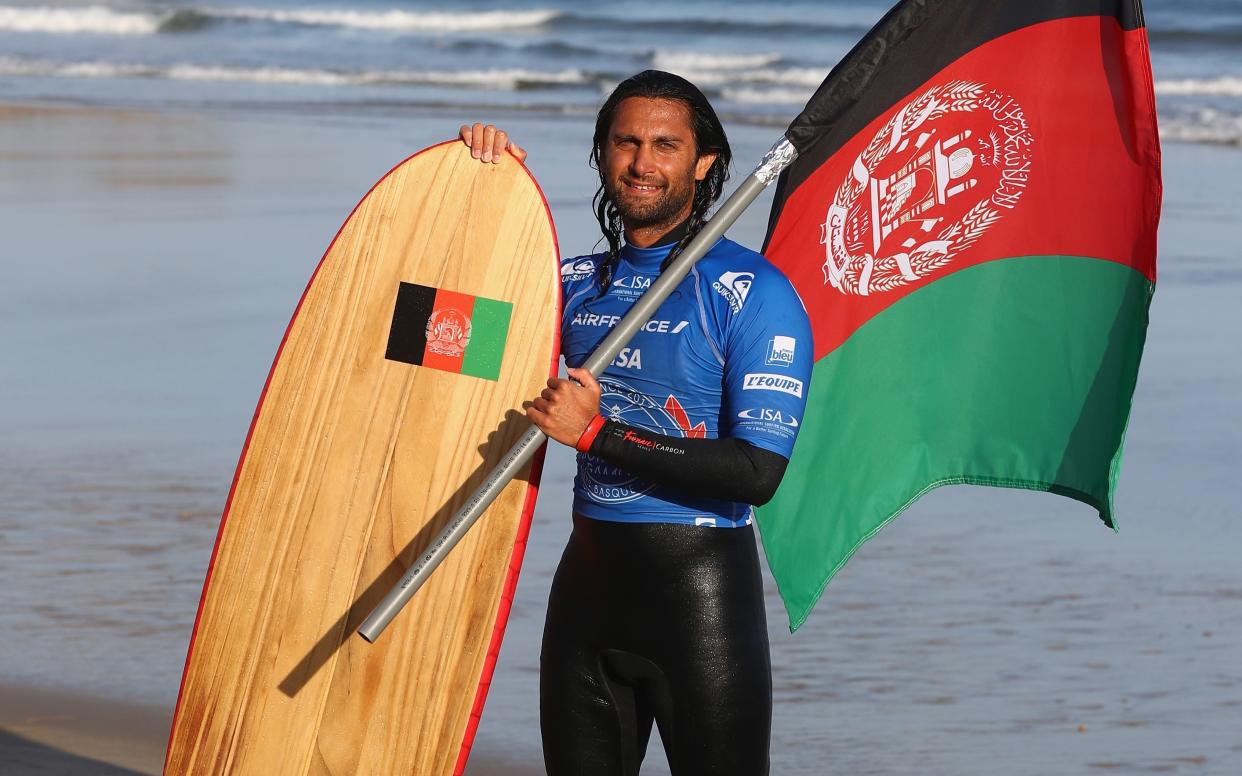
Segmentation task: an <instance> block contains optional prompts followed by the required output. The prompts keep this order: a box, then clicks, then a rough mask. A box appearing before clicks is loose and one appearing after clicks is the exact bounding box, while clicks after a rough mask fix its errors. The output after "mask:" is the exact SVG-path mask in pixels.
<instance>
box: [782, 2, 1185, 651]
mask: <svg viewBox="0 0 1242 776" xmlns="http://www.w3.org/2000/svg"><path fill="white" fill-rule="evenodd" d="M786 137H787V138H788V139H789V141H790V142H791V143H792V144H793V145H794V146H795V148H796V149H797V151H798V158H797V160H796V161H795V162H794V163H793V164H792V165H791V166H790V167H789V168H787V169H786V170H785V172H784V173H783V174H782V176H781V178H780V181H779V185H778V187H777V191H776V201H775V204H774V206H773V210H772V217H771V221H770V224H769V227H768V237H767V242H766V246H765V249H764V253H765V254H766V255H767V256H768V258H769V259H771V260H772V261H773V262H774V263H775V264H777V265H778V266H780V267H781V269H782V270H784V272H785V273H786V274H787V275H788V277H789V278H790V280H791V281H792V282H793V283H794V285H795V286H796V287H797V289H798V292H799V293H800V294H801V296H802V299H803V301H804V302H805V304H806V307H807V311H808V313H809V314H810V318H811V325H812V329H813V332H814V337H815V343H814V347H815V359H816V363H815V370H814V376H813V378H812V381H811V387H810V391H809V393H808V398H807V410H806V415H807V416H806V418H805V419H804V421H803V424H802V429H801V432H800V435H799V437H798V442H797V446H796V447H795V449H794V453H793V457H792V460H791V461H790V465H789V469H788V471H787V473H786V475H785V479H784V484H783V485H782V487H781V489H780V490H779V491H778V493H777V495H776V497H775V498H774V499H773V500H772V502H771V503H770V504H768V505H767V506H766V507H765V508H763V509H761V510H759V513H758V520H759V524H760V528H761V529H762V534H763V543H764V548H765V550H766V552H767V556H768V561H769V565H770V566H771V568H772V572H773V574H774V576H775V577H776V581H777V583H778V585H779V587H780V591H781V595H782V597H783V598H784V600H785V604H786V608H787V609H788V611H789V615H790V624H791V627H792V628H794V629H796V628H797V627H798V626H799V625H801V624H802V622H803V621H804V620H805V619H806V616H807V614H808V613H809V612H810V609H811V607H812V606H813V605H814V604H815V602H816V601H817V600H818V598H819V596H820V594H821V593H822V592H823V589H824V587H825V586H826V585H827V584H828V581H829V580H830V579H831V578H832V576H833V575H834V574H835V573H836V572H837V570H838V569H840V568H841V566H842V565H844V564H845V562H846V560H848V559H849V557H850V556H851V555H852V554H853V553H854V551H855V550H857V549H858V547H859V546H860V545H861V544H862V543H863V542H864V541H866V540H867V539H868V538H869V537H871V536H872V535H873V534H875V533H876V531H878V530H879V529H880V528H881V527H882V526H884V525H885V524H886V523H887V522H888V521H890V520H892V519H893V518H894V517H895V516H897V515H898V514H900V513H901V512H902V510H904V509H905V508H906V507H907V506H909V505H910V504H911V503H912V502H913V501H914V500H915V499H917V498H918V497H919V496H920V495H922V494H923V493H926V492H927V491H929V490H931V489H932V488H935V487H937V486H939V485H947V484H952V483H972V484H979V485H997V486H1004V487H1013V488H1029V489H1033V490H1045V491H1051V492H1053V493H1059V494H1062V495H1066V496H1069V497H1071V498H1075V499H1078V500H1080V501H1082V502H1085V503H1086V504H1089V505H1090V506H1092V507H1094V508H1095V509H1097V510H1098V511H1099V514H1100V517H1101V518H1102V519H1103V520H1104V522H1105V523H1106V524H1107V525H1109V526H1110V527H1115V526H1114V522H1113V488H1114V486H1115V484H1116V480H1117V472H1118V467H1119V465H1120V463H1121V448H1122V438H1123V436H1124V435H1125V429H1126V422H1127V418H1128V416H1129V412H1130V401H1131V396H1132V394H1133V392H1134V383H1135V378H1136V375H1137V372H1138V366H1139V357H1140V355H1141V353H1142V349H1143V340H1144V336H1145V330H1146V326H1147V311H1148V305H1149V302H1150V300H1151V295H1152V290H1153V288H1154V283H1155V271H1156V224H1157V220H1158V218H1159V212H1160V192H1161V186H1160V147H1159V139H1158V135H1157V131H1156V122H1155V101H1154V96H1153V91H1152V81H1151V66H1150V64H1149V61H1148V48H1147V36H1146V31H1145V30H1144V28H1143V17H1142V9H1141V5H1140V3H1139V2H1138V0H906V2H902V3H900V4H898V5H897V6H896V7H895V8H894V9H893V10H892V11H890V12H889V13H888V15H887V16H885V17H884V19H882V20H881V21H880V23H879V24H878V25H876V27H875V28H874V29H873V30H872V31H871V32H870V33H869V34H868V35H867V36H866V37H865V38H864V39H863V40H862V42H860V43H859V44H858V46H856V47H855V48H854V49H853V50H852V51H851V52H850V53H849V54H848V55H847V56H846V58H845V59H844V60H842V62H841V63H840V64H839V65H838V66H837V67H836V68H835V69H834V70H833V72H832V74H831V75H830V76H829V77H828V79H827V80H826V81H825V82H824V84H823V85H822V86H821V87H820V88H819V90H818V91H817V92H816V94H815V96H814V97H813V98H812V99H811V101H810V103H809V104H808V106H807V108H806V109H805V111H804V112H803V113H802V115H800V116H799V117H798V118H797V119H795V120H794V122H793V124H792V125H791V126H790V128H789V130H788V131H787V132H786Z"/></svg>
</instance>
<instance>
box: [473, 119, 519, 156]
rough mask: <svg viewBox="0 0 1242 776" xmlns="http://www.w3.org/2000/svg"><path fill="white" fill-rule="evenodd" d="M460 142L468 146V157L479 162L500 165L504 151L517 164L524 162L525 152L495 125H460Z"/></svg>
mask: <svg viewBox="0 0 1242 776" xmlns="http://www.w3.org/2000/svg"><path fill="white" fill-rule="evenodd" d="M461 141H462V142H463V143H465V144H466V145H468V146H470V155H471V156H473V157H474V158H475V159H478V160H479V161H481V162H491V163H492V164H500V160H501V159H503V158H504V157H505V149H506V148H507V149H509V153H511V154H513V157H514V158H515V159H517V160H518V161H519V162H524V161H526V151H525V150H524V149H523V148H522V147H521V146H520V145H518V144H517V143H514V142H513V141H512V140H510V139H509V134H508V133H507V132H505V131H504V130H503V129H501V128H499V127H497V126H496V125H495V124H486V125H484V124H480V123H476V124H475V125H474V126H471V125H469V124H462V125H461Z"/></svg>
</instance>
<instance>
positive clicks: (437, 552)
mask: <svg viewBox="0 0 1242 776" xmlns="http://www.w3.org/2000/svg"><path fill="white" fill-rule="evenodd" d="M797 155H798V152H797V151H796V150H795V149H794V147H793V144H792V143H790V142H789V141H788V140H787V139H785V138H784V137H781V139H780V142H778V143H777V144H776V145H774V146H772V148H771V149H770V150H769V151H768V152H767V154H765V155H764V157H763V159H762V160H761V161H760V162H759V166H758V167H756V168H755V171H754V172H753V173H751V174H750V176H749V177H747V178H746V180H745V181H743V182H742V185H741V186H738V188H737V190H736V191H734V192H733V194H732V195H731V196H730V197H729V199H728V200H726V201H725V203H724V204H723V205H721V206H720V209H719V210H717V211H716V214H715V215H714V216H712V218H711V220H709V221H708V222H707V223H706V224H705V225H704V226H703V229H702V230H701V231H700V232H699V233H698V234H697V235H696V236H695V237H694V239H693V240H691V241H690V244H689V245H687V246H686V249H685V250H684V251H682V252H681V254H680V255H679V256H678V257H677V258H676V259H674V260H673V263H672V264H670V265H669V266H668V269H666V270H664V272H662V273H660V277H659V278H657V279H656V281H655V282H653V283H652V284H651V287H650V288H649V289H647V291H646V293H644V294H643V295H642V297H641V298H640V299H639V300H638V301H637V302H635V303H634V305H633V307H631V308H630V311H629V312H628V313H626V314H625V317H623V318H622V319H621V320H620V322H618V323H617V325H616V326H615V327H614V328H613V330H612V331H611V332H609V334H608V336H607V337H605V338H604V341H603V342H601V343H600V344H599V347H597V348H596V349H595V351H594V352H592V353H591V355H590V356H588V357H587V359H586V361H584V362H583V364H582V366H583V368H585V369H586V370H588V371H589V372H590V373H591V374H592V375H595V376H596V377H598V376H599V374H600V373H601V372H603V371H604V368H605V367H606V366H608V364H610V363H612V360H613V359H614V358H616V357H617V354H618V353H620V352H621V348H623V347H625V345H626V343H628V342H629V341H630V339H631V338H632V337H633V336H634V335H635V334H637V333H638V330H639V329H640V328H642V326H643V324H645V323H647V321H648V320H649V319H650V318H651V316H652V315H654V314H655V312H656V310H657V309H659V307H660V305H661V304H663V303H664V300H665V299H667V298H668V296H669V294H671V293H673V290H674V289H675V288H677V286H678V285H679V284H680V283H681V281H682V280H683V279H684V278H685V277H686V275H688V274H690V268H691V267H692V266H694V263H695V262H696V261H698V260H699V259H701V258H703V255H704V254H705V253H707V252H708V250H710V249H711V247H712V246H713V245H715V244H716V241H717V240H719V239H720V238H721V236H723V235H724V233H725V230H726V229H728V228H729V227H730V226H732V225H733V222H734V221H736V220H737V218H738V216H740V215H741V214H742V211H744V210H745V209H746V208H747V207H749V206H750V203H752V202H754V201H755V197H758V196H759V193H760V192H762V191H763V189H764V188H765V187H766V186H767V185H768V184H769V183H771V182H772V181H774V180H776V177H777V176H778V175H780V173H781V170H783V169H785V168H786V167H787V166H789V163H790V162H792V161H793V160H794V159H795V158H796V157H797ZM546 439H547V436H545V435H544V433H543V432H542V431H540V430H539V429H537V428H531V429H530V430H529V431H527V432H526V433H525V434H523V435H522V438H521V439H520V440H518V442H517V444H515V445H514V446H513V447H512V448H511V449H510V450H509V452H508V453H506V454H505V457H504V458H502V459H501V461H500V463H499V464H498V465H497V466H496V467H495V468H494V469H492V471H491V473H489V474H488V475H487V479H486V480H484V481H483V484H482V485H480V486H479V489H478V490H476V491H475V492H474V495H472V496H471V497H470V498H469V500H467V501H466V503H465V504H464V505H462V508H461V509H460V510H458V511H457V514H456V515H454V516H453V519H452V520H450V521H449V523H448V525H447V526H445V528H444V530H443V531H441V532H440V535H439V536H437V537H436V538H435V541H433V542H432V543H431V545H430V546H428V547H427V549H426V550H425V551H424V552H423V554H422V556H421V557H419V559H418V560H417V561H416V562H415V563H414V565H412V566H410V568H409V570H408V571H406V572H405V575H404V576H402V577H401V581H400V582H398V583H397V584H396V585H395V586H394V587H393V588H392V590H390V591H388V594H387V595H386V596H384V600H382V601H380V603H379V605H378V606H376V607H375V609H373V610H372V611H371V614H370V615H369V616H368V617H367V619H366V620H365V621H364V622H363V623H362V627H360V628H359V629H358V634H359V635H360V636H362V638H364V639H366V640H367V641H369V642H374V641H375V640H376V639H377V638H379V636H380V634H381V633H383V632H384V629H385V628H386V627H388V623H390V622H392V619H393V618H394V617H396V616H397V613H398V612H400V611H401V608H402V607H403V606H405V605H406V603H407V602H409V600H410V599H411V598H413V597H414V594H415V593H417V592H418V589H419V588H420V587H422V585H423V583H424V582H425V581H427V578H428V577H429V576H431V572H433V571H435V569H436V567H437V566H439V565H440V562H441V561H443V560H444V558H445V557H446V556H447V555H448V553H449V551H450V550H452V549H453V547H454V546H455V545H456V544H457V542H459V541H461V538H462V537H463V536H465V535H466V532H467V531H469V530H470V527H471V526H473V525H474V524H475V522H476V521H477V520H478V519H479V518H480V517H482V515H483V512H484V511H485V510H486V509H487V508H488V506H490V505H491V503H492V502H493V501H495V500H496V497H497V496H499V495H500V492H501V491H502V490H503V489H504V487H505V486H506V485H508V484H509V481H510V480H512V479H513V478H514V477H516V476H517V474H518V472H519V471H521V470H522V467H523V466H524V465H525V464H526V462H527V461H529V460H530V459H531V456H533V455H534V454H535V450H537V449H538V448H539V445H541V444H543V442H544V441H545V440H546Z"/></svg>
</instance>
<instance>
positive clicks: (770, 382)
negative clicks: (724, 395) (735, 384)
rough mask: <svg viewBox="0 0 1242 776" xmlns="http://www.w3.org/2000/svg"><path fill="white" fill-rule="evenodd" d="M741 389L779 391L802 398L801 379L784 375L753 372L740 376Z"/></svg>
mask: <svg viewBox="0 0 1242 776" xmlns="http://www.w3.org/2000/svg"><path fill="white" fill-rule="evenodd" d="M742 390H743V391H780V392H781V393H787V394H789V395H790V396H797V397H798V398H799V399H801V398H802V381H801V380H795V379H794V378H792V377H785V376H784V375H774V374H767V373H765V372H754V373H751V374H748V375H746V376H745V377H744V378H742Z"/></svg>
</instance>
